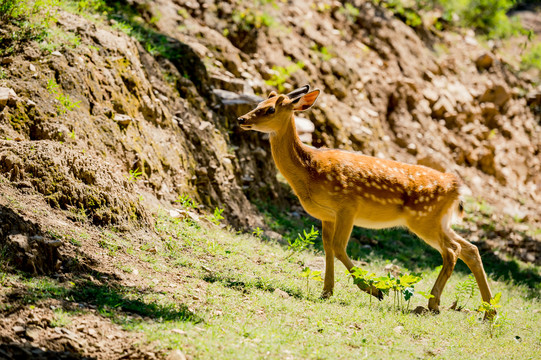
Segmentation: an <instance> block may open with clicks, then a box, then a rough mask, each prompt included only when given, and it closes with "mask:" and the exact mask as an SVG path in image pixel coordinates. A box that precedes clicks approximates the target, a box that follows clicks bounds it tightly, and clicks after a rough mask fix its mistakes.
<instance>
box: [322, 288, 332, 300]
mask: <svg viewBox="0 0 541 360" xmlns="http://www.w3.org/2000/svg"><path fill="white" fill-rule="evenodd" d="M331 296H332V290H323V292H322V293H321V295H320V296H319V298H320V299H328V298H330V297H331Z"/></svg>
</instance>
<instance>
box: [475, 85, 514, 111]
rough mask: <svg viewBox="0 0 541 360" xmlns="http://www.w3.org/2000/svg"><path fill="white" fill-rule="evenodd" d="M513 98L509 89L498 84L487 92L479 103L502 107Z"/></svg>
mask: <svg viewBox="0 0 541 360" xmlns="http://www.w3.org/2000/svg"><path fill="white" fill-rule="evenodd" d="M510 98H511V93H510V92H509V89H508V88H507V87H506V86H504V85H501V84H496V85H494V86H493V87H490V88H488V89H486V90H485V92H484V93H483V95H481V97H480V98H479V102H491V103H493V104H494V105H496V106H502V105H503V104H505V103H506V102H507V100H509V99H510Z"/></svg>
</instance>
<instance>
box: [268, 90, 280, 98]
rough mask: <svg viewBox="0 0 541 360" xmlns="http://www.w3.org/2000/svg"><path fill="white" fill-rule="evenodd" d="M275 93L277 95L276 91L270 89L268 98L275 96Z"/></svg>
mask: <svg viewBox="0 0 541 360" xmlns="http://www.w3.org/2000/svg"><path fill="white" fill-rule="evenodd" d="M276 95H278V93H277V92H276V91H271V93H270V94H269V97H268V98H269V99H270V98H271V97H275V96H276Z"/></svg>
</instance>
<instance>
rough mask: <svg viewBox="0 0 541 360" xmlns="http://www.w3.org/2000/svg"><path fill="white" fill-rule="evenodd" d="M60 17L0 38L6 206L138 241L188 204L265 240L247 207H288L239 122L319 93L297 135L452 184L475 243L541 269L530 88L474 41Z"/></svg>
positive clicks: (207, 7)
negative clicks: (459, 192) (164, 213)
mask: <svg viewBox="0 0 541 360" xmlns="http://www.w3.org/2000/svg"><path fill="white" fill-rule="evenodd" d="M61 4H62V7H54V8H51V9H50V10H51V12H52V13H54V17H51V18H48V20H47V21H44V22H43V23H42V24H41V25H39V26H41V27H38V28H39V29H41V30H40V31H37V30H36V29H28V28H26V27H25V26H26V25H24V24H23V23H22V22H21V21H10V20H6V19H4V20H3V25H2V26H1V27H0V39H1V41H0V43H1V45H2V47H3V50H2V51H1V52H0V64H1V65H0V66H1V72H0V74H2V75H1V80H0V87H1V89H0V139H2V140H0V172H1V177H0V179H2V189H3V194H2V195H3V196H5V197H6V198H8V199H9V196H10V193H13V194H18V195H17V196H22V198H25V197H28V198H32V197H40V198H43V199H44V200H45V201H46V203H47V204H48V206H50V207H52V208H54V209H60V210H62V211H64V214H65V218H66V221H82V222H84V223H87V224H90V225H99V226H111V225H112V226H115V227H116V228H118V229H121V230H131V231H135V230H134V229H138V228H146V227H147V226H148V225H151V224H152V222H153V220H152V216H151V214H152V212H153V211H154V210H155V209H156V208H158V207H165V208H168V209H171V208H174V207H178V202H177V203H176V202H175V200H177V201H178V200H179V197H182V196H184V195H185V194H187V195H189V196H190V197H191V198H193V199H195V200H196V201H197V202H198V203H199V204H201V206H200V209H199V211H207V212H208V211H210V212H212V211H213V210H214V209H215V208H222V209H224V212H223V215H224V216H225V217H226V218H227V220H228V221H229V223H230V224H232V225H233V226H235V227H239V228H247V229H253V228H254V227H256V226H261V227H264V226H265V224H264V223H263V221H262V218H261V216H260V215H259V213H258V211H257V209H256V207H255V206H254V205H253V203H254V201H256V200H258V199H259V201H260V202H261V201H265V202H267V201H269V202H274V203H278V204H281V206H285V204H286V202H288V201H293V209H294V210H296V211H299V208H298V205H296V204H295V201H294V200H291V197H290V192H289V190H288V188H287V186H285V185H284V184H283V183H282V182H280V181H279V180H278V179H277V177H276V170H275V167H274V165H273V163H272V159H271V155H270V151H269V147H268V142H267V139H266V138H265V136H264V135H261V134H255V133H245V132H241V131H240V129H239V128H238V126H237V125H236V124H235V119H236V118H237V116H239V115H241V114H242V113H244V112H246V111H248V110H249V109H250V108H251V107H252V106H253V104H255V103H257V102H258V101H259V100H260V96H265V94H267V93H268V92H270V91H271V90H272V89H278V90H279V91H288V90H291V89H293V88H295V87H298V86H301V85H304V84H306V83H309V84H310V85H311V86H312V87H318V88H320V89H321V90H322V92H323V93H322V96H321V97H320V99H319V100H318V103H317V104H316V106H315V107H314V108H313V110H311V111H310V112H308V113H306V114H303V116H307V117H308V119H304V120H303V119H299V123H302V124H308V126H307V127H306V130H303V131H305V132H307V134H305V135H308V136H307V137H306V139H307V141H310V138H311V143H312V144H313V145H314V146H316V147H320V146H327V147H340V148H344V149H352V150H357V151H362V152H363V153H365V154H369V155H374V156H378V157H384V158H391V159H397V160H400V161H406V162H410V163H418V164H423V165H426V166H430V167H434V168H436V169H438V170H445V171H450V172H454V173H457V174H458V175H459V176H460V177H461V178H462V179H463V180H464V182H465V184H466V185H467V186H468V187H469V189H470V191H471V199H470V201H469V206H470V207H469V210H470V211H471V213H472V214H473V215H472V216H471V218H472V219H471V220H474V222H473V223H472V225H471V226H470V227H469V228H467V229H466V230H467V231H469V232H470V235H471V236H472V239H473V240H481V239H483V240H485V243H486V244H488V245H489V246H492V247H496V248H503V249H504V250H509V251H512V252H514V253H515V254H518V255H519V256H520V257H521V258H523V259H524V260H528V261H535V262H539V261H541V255H540V254H541V251H540V248H539V237H540V236H541V235H540V234H539V228H540V227H541V220H540V219H541V216H540V215H541V212H540V210H539V209H540V207H539V205H540V204H541V191H540V186H541V175H540V174H541V157H540V150H541V127H540V113H539V111H540V106H541V95H540V89H539V87H537V88H536V87H535V86H536V83H535V81H538V78H537V79H536V78H535V76H533V77H532V76H531V75H529V76H522V75H521V73H520V72H519V71H518V69H515V68H514V67H513V66H511V65H509V63H507V62H505V61H504V60H502V58H501V57H500V55H498V53H497V52H493V51H491V50H488V49H487V48H486V46H485V44H480V43H479V42H478V40H476V38H475V36H474V34H473V32H471V31H465V30H460V29H455V31H443V32H442V31H439V30H436V29H435V28H434V27H433V26H432V25H430V24H421V25H418V26H416V27H415V28H412V27H410V26H408V25H406V24H405V23H404V22H403V21H401V20H400V19H399V18H397V17H396V16H394V15H393V13H392V12H390V11H389V10H387V9H385V8H383V7H381V6H378V5H374V4H373V3H372V2H370V1H360V0H358V1H352V2H337V1H323V2H307V1H260V0H257V1H256V0H254V1H251V0H249V1H239V0H236V1H192V0H188V1H183V0H175V1H172V0H159V1H155V2H148V1H144V0H130V1H117V2H116V1H115V2H113V1H97V0H96V1H90V2H76V3H64V2H62V3H61ZM38 16H43V14H42V13H38ZM17 33H18V34H21V36H12V34H17ZM307 120H309V121H307ZM312 124H313V127H311V126H310V125H312ZM14 196H15V195H14ZM6 206H7V208H5V210H6V211H4V210H3V211H2V212H1V215H0V216H1V217H2V221H3V222H6V220H8V219H10V217H9V216H11V215H9V214H10V211H11V210H12V208H11V206H9V205H6ZM23 207H24V205H23ZM7 210H10V211H7ZM43 211H45V212H46V211H47V209H44V210H43ZM477 213H480V214H481V215H482V216H477V215H476V214H477ZM20 228H24V227H21V226H19V225H17V224H16V223H13V222H6V223H5V225H3V227H2V230H1V236H2V239H5V238H6V237H7V236H8V235H9V234H12V233H13V232H15V231H16V229H19V230H17V231H22V232H23V233H25V234H26V235H28V236H33V234H32V233H31V231H26V232H25V231H23V230H20Z"/></svg>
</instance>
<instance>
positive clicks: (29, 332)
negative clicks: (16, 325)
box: [25, 326, 40, 341]
mask: <svg viewBox="0 0 541 360" xmlns="http://www.w3.org/2000/svg"><path fill="white" fill-rule="evenodd" d="M39 332H40V331H39V328H38V327H37V326H31V327H29V328H27V329H26V333H25V335H26V337H27V338H28V339H30V340H31V341H36V340H37V339H38V338H39Z"/></svg>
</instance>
